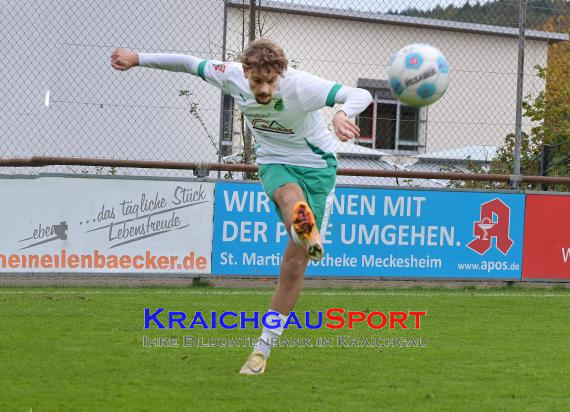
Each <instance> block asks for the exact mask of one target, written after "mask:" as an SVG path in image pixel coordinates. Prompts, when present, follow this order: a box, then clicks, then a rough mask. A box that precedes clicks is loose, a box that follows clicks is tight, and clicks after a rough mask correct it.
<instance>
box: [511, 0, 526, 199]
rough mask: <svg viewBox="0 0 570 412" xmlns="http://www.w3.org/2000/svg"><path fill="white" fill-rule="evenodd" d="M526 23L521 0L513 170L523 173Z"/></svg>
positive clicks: (516, 186)
mask: <svg viewBox="0 0 570 412" xmlns="http://www.w3.org/2000/svg"><path fill="white" fill-rule="evenodd" d="M525 25H526V0H519V51H518V64H517V106H516V115H515V148H514V150H515V153H514V165H513V172H514V174H515V175H520V174H521V131H522V99H523V96H522V94H523V83H524V40H525ZM512 186H513V189H518V183H517V181H513V184H512Z"/></svg>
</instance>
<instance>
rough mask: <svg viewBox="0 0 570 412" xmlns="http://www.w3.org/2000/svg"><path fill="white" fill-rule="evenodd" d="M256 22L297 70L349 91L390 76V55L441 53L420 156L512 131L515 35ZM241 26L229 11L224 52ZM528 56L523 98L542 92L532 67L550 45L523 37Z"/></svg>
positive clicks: (235, 42) (275, 16)
mask: <svg viewBox="0 0 570 412" xmlns="http://www.w3.org/2000/svg"><path fill="white" fill-rule="evenodd" d="M246 18H247V16H246ZM260 21H261V22H262V27H261V30H262V34H265V35H267V36H268V37H270V38H272V39H274V40H276V41H278V42H279V43H280V44H281V45H282V46H283V47H284V49H285V51H286V53H287V54H288V57H289V59H290V60H291V62H292V63H293V65H294V66H296V67H297V68H299V69H302V70H306V71H309V72H313V73H315V74H318V75H320V76H322V77H325V78H329V79H331V80H336V81H339V82H342V83H344V84H346V85H350V86H356V84H357V81H358V78H369V79H383V80H385V79H387V65H388V62H389V60H390V57H391V56H392V55H393V54H394V53H395V52H396V51H398V50H399V49H400V48H401V47H403V46H405V45H407V44H410V43H429V44H431V45H433V46H435V47H437V48H439V49H440V50H441V51H442V52H443V53H444V54H445V55H446V57H447V58H448V60H449V64H450V70H451V80H450V85H449V88H448V90H447V92H446V94H445V96H444V97H443V98H442V99H441V100H440V101H438V102H436V103H435V104H433V105H432V106H430V107H429V110H428V113H427V115H428V124H427V135H426V148H425V151H428V152H433V151H439V150H442V149H448V148H456V147H463V146H469V145H474V144H478V145H479V144H484V145H496V146H500V145H501V144H502V143H503V141H504V138H505V136H506V135H507V134H509V133H514V130H515V126H514V122H515V105H516V70H517V53H518V39H516V38H511V37H504V36H495V35H487V34H475V33H464V32H453V31H444V30H433V29H423V28H414V27H406V26H396V25H387V24H379V23H371V22H363V21H354V20H346V19H339V18H325V17H314V16H304V15H299V14H287V13H281V12H261V14H260ZM242 25H243V15H242V12H241V10H239V9H237V8H235V7H230V10H229V23H228V29H229V30H228V35H229V40H228V45H229V48H233V49H239V47H240V42H241V37H240V33H241V28H242ZM246 30H247V27H246ZM525 53H526V58H525V87H524V95H525V96H526V95H528V94H536V93H538V92H539V91H541V90H542V89H543V88H544V82H543V81H542V80H541V79H539V78H538V77H537V76H536V75H535V70H534V69H533V67H534V65H537V64H539V65H546V58H547V43H546V42H543V41H535V40H527V41H526V52H525ZM326 113H327V116H328V115H329V114H330V111H327V112H326ZM528 129H529V124H526V125H525V130H528ZM421 139H423V136H422V138H421ZM421 139H420V140H421Z"/></svg>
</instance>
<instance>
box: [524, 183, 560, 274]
mask: <svg viewBox="0 0 570 412" xmlns="http://www.w3.org/2000/svg"><path fill="white" fill-rule="evenodd" d="M524 238H525V240H524V259H523V273H522V277H523V278H525V279H570V196H568V195H532V194H529V195H527V197H526V212H525V233H524Z"/></svg>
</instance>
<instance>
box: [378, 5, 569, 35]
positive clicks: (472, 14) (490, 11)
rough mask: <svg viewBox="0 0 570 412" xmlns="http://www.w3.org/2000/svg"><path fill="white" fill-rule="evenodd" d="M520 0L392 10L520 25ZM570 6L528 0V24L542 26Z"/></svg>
mask: <svg viewBox="0 0 570 412" xmlns="http://www.w3.org/2000/svg"><path fill="white" fill-rule="evenodd" d="M518 4H519V2H518V1H512V0H511V1H503V0H498V1H492V2H488V3H484V4H481V3H480V2H479V1H476V2H469V1H466V2H465V4H463V6H455V5H453V4H451V5H449V6H447V7H445V8H444V7H441V6H439V5H438V6H436V7H434V8H433V9H431V10H418V9H416V8H413V7H412V8H408V9H404V10H402V11H400V12H390V13H389V14H399V15H404V16H413V17H426V18H432V19H441V20H453V21H463V22H468V23H478V24H490V25H499V26H511V27H517V26H518ZM569 7H570V2H568V1H561V0H530V1H528V2H527V12H526V17H527V20H526V21H527V27H529V28H534V29H539V28H541V27H542V26H543V25H544V24H545V23H546V21H547V20H548V19H549V18H551V17H552V16H557V15H559V14H560V13H562V12H563V11H564V10H568V8H569Z"/></svg>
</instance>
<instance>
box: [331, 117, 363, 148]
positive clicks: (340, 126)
mask: <svg viewBox="0 0 570 412" xmlns="http://www.w3.org/2000/svg"><path fill="white" fill-rule="evenodd" d="M332 124H333V127H334V132H335V133H336V135H337V137H338V138H339V140H340V141H341V142H347V141H349V140H350V139H354V138H355V137H359V136H360V128H359V127H358V126H357V125H356V124H354V122H353V121H352V120H350V119H349V118H348V116H347V115H346V113H345V112H343V111H338V112H336V113H335V115H334V117H333V120H332Z"/></svg>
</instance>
